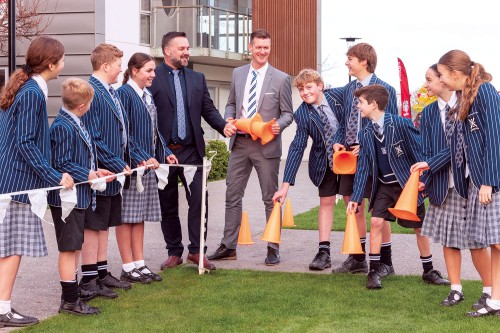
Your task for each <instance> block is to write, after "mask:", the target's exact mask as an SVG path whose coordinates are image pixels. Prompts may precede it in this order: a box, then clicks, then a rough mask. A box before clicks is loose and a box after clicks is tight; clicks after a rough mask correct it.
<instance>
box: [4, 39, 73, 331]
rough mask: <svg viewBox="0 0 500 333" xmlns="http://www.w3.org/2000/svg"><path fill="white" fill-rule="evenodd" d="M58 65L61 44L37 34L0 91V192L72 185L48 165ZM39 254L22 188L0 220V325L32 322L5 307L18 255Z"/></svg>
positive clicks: (35, 222)
mask: <svg viewBox="0 0 500 333" xmlns="http://www.w3.org/2000/svg"><path fill="white" fill-rule="evenodd" d="M63 68H64V46H63V45H62V44H61V43H60V42H59V41H57V40H55V39H53V38H50V37H46V36H42V37H38V38H36V39H35V40H33V42H31V44H30V46H29V47H28V50H27V51H26V64H25V65H23V66H22V68H21V69H18V70H16V71H15V72H14V73H13V74H12V76H11V77H10V80H9V82H8V83H7V85H6V86H5V88H4V89H3V91H2V93H1V96H0V109H1V110H0V156H1V158H2V161H3V163H0V175H1V176H0V193H12V192H19V191H26V190H33V189H41V188H46V187H50V186H57V185H62V186H65V187H66V188H72V187H73V178H71V176H70V175H69V174H67V173H61V172H59V171H57V170H55V169H53V168H52V167H51V165H50V155H51V154H50V139H49V123H48V120H47V119H48V118H47V96H48V95H47V94H48V89H47V81H50V80H54V79H57V77H58V75H59V73H60V72H61V71H62V69H63ZM24 255H27V256H31V257H43V256H46V255H47V246H46V244H45V238H44V235H43V228H42V224H41V221H40V219H39V218H38V217H37V216H36V215H35V214H34V213H33V212H31V209H30V201H29V199H28V195H27V194H22V195H16V196H13V197H12V201H11V202H10V203H9V205H8V207H7V211H6V215H5V218H4V219H3V223H0V327H4V326H6V327H20V326H27V325H31V324H36V323H38V319H36V318H34V317H31V316H27V315H22V314H20V313H19V312H17V311H16V310H14V309H13V308H12V307H11V295H12V290H13V288H14V281H15V280H16V275H17V271H18V269H19V265H20V263H21V257H22V256H24Z"/></svg>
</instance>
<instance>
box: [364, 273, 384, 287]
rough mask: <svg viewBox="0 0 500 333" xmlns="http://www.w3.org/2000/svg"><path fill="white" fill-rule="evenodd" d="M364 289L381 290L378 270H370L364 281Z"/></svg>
mask: <svg viewBox="0 0 500 333" xmlns="http://www.w3.org/2000/svg"><path fill="white" fill-rule="evenodd" d="M366 288H368V289H380V288H382V282H381V281H380V274H379V272H378V270H375V269H370V273H368V276H367V280H366Z"/></svg>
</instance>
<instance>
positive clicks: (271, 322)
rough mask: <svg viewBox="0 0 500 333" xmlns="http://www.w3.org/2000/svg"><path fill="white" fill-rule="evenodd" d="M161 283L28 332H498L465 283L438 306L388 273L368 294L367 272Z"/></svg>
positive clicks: (426, 289) (233, 274) (176, 278)
mask: <svg viewBox="0 0 500 333" xmlns="http://www.w3.org/2000/svg"><path fill="white" fill-rule="evenodd" d="M163 277H164V280H163V281H162V282H160V283H153V284H151V285H135V286H134V287H133V288H132V290H130V291H120V292H119V295H120V296H119V297H118V299H116V300H105V299H96V300H93V301H91V305H94V306H98V307H100V309H101V310H102V313H101V314H100V315H98V316H92V317H78V316H71V315H67V314H64V315H57V316H55V317H52V318H50V319H47V320H44V321H43V322H42V323H41V324H39V325H36V326H33V327H30V328H27V329H25V331H27V332H58V333H59V332H85V333H89V332H370V333H372V332H373V333H375V332H440V333H441V332H453V333H456V332H481V333H486V332H498V327H499V326H498V325H499V319H500V318H499V317H490V318H479V319H473V318H467V317H465V316H464V313H465V312H467V311H469V308H470V306H471V305H472V303H473V302H474V301H475V300H476V297H479V295H480V294H481V285H480V282H479V281H464V282H463V286H464V291H465V295H466V297H467V298H466V300H465V301H464V302H462V303H461V304H459V305H457V306H455V307H452V308H444V307H442V306H440V305H439V303H440V301H441V300H442V299H444V297H445V296H446V295H447V293H448V290H449V287H438V286H430V285H425V284H423V283H422V281H421V279H420V277H416V276H405V277H403V276H391V277H388V278H386V279H384V280H383V283H384V288H383V289H381V290H367V289H366V288H365V286H364V285H365V282H366V277H365V276H364V275H332V274H307V273H271V272H261V271H235V270H217V271H214V272H212V273H210V274H207V275H204V276H199V275H198V274H197V270H195V269H193V267H180V268H178V269H173V270H169V271H167V272H164V273H163Z"/></svg>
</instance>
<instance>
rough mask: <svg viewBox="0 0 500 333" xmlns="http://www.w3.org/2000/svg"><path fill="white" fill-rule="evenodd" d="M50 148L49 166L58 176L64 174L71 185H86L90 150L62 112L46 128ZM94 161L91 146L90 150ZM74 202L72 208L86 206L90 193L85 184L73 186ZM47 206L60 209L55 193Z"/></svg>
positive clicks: (83, 138)
mask: <svg viewBox="0 0 500 333" xmlns="http://www.w3.org/2000/svg"><path fill="white" fill-rule="evenodd" d="M50 144H51V146H52V165H53V166H54V168H55V169H56V170H58V171H60V172H67V173H69V174H70V176H71V177H73V179H74V180H75V183H81V182H84V181H87V180H88V178H89V172H90V170H91V166H92V162H91V161H92V155H91V154H92V148H91V147H90V146H89V145H88V143H87V140H85V135H84V134H83V132H82V130H81V129H80V126H78V124H77V123H76V122H75V121H74V120H73V118H71V116H70V115H69V114H67V113H66V112H65V111H63V110H61V111H59V114H58V115H57V117H56V119H55V120H54V122H53V123H52V126H50ZM93 151H94V159H95V161H97V156H96V155H95V146H94V148H93ZM76 195H77V197H78V202H77V204H76V208H80V209H86V208H88V207H89V205H90V199H91V189H90V185H89V184H81V185H78V186H76ZM48 203H49V205H52V206H57V207H59V206H61V199H60V197H59V191H51V192H50V193H49V196H48Z"/></svg>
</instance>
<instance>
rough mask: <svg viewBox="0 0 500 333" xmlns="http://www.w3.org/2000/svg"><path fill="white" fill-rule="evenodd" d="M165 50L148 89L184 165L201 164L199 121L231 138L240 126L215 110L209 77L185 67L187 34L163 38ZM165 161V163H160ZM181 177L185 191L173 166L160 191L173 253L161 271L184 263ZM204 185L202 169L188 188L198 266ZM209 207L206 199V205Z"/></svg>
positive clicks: (170, 144)
mask: <svg viewBox="0 0 500 333" xmlns="http://www.w3.org/2000/svg"><path fill="white" fill-rule="evenodd" d="M162 51H163V55H164V60H165V61H164V63H162V64H161V65H159V66H157V67H156V70H155V72H156V77H155V79H154V80H153V84H152V86H151V88H150V90H151V92H152V94H153V99H154V102H155V104H156V107H157V109H158V130H159V132H160V134H161V135H162V136H163V137H164V138H165V140H166V141H167V142H168V148H169V149H170V150H171V151H172V152H173V153H174V154H175V155H176V157H177V159H178V161H179V163H180V164H191V165H201V164H202V163H203V157H204V156H205V141H204V139H203V129H202V128H201V117H203V119H205V121H206V122H207V123H208V124H209V125H210V126H212V127H213V128H214V129H215V130H217V131H218V132H219V133H221V134H223V135H225V136H227V137H229V136H231V135H233V134H234V133H235V132H236V128H235V127H234V125H232V124H230V123H227V122H226V121H225V120H224V119H223V118H222V116H221V115H220V114H219V111H218V110H217V109H216V108H215V106H214V104H213V102H212V99H211V98H210V95H209V93H208V88H207V83H206V81H205V76H204V75H203V74H202V73H198V72H195V71H193V70H191V69H189V68H186V66H187V65H188V61H189V41H188V39H187V37H186V34H185V33H184V32H177V31H171V32H169V33H167V34H165V35H164V36H163V39H162ZM162 162H164V161H160V163H162ZM177 177H180V179H181V181H182V183H183V184H184V186H185V187H187V183H186V178H185V177H184V173H183V169H182V168H171V169H170V172H169V176H168V184H167V186H166V187H165V189H163V190H159V195H160V205H161V213H162V221H161V227H162V232H163V237H164V239H165V242H166V244H167V250H168V255H169V257H168V259H167V260H166V261H165V262H164V263H163V264H162V265H161V269H165V268H173V267H175V266H177V265H180V264H181V263H182V253H183V251H184V246H183V244H182V230H181V224H180V220H179V192H178V185H177ZM201 187H202V169H201V168H198V170H197V171H196V174H195V176H194V179H193V181H192V183H191V184H190V186H189V191H188V190H186V198H187V200H188V204H189V212H188V225H189V240H190V244H189V245H188V250H189V254H188V256H187V261H188V262H191V263H194V264H196V265H198V262H199V260H200V255H199V253H200V237H201V235H200V215H201V194H202V192H201V191H202V188H201ZM207 203H208V196H207V201H206V203H205V204H206V205H207ZM206 212H208V208H207V209H206ZM207 215H208V214H207ZM207 215H206V216H207ZM204 237H206V233H205V235H204ZM203 264H204V267H205V268H206V269H215V266H214V265H213V264H212V263H210V262H209V261H208V260H207V259H206V257H204V258H203Z"/></svg>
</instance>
